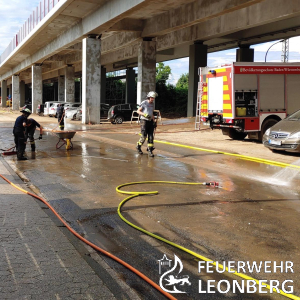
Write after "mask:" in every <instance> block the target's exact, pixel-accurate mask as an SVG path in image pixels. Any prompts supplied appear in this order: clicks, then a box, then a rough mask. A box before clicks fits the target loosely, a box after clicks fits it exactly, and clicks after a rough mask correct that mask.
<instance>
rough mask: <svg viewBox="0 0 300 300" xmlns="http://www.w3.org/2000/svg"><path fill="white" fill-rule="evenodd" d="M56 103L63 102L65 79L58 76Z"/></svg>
mask: <svg viewBox="0 0 300 300" xmlns="http://www.w3.org/2000/svg"><path fill="white" fill-rule="evenodd" d="M57 90H58V91H57V92H58V101H63V102H64V101H65V78H64V76H58V86H57Z"/></svg>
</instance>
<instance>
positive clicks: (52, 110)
mask: <svg viewBox="0 0 300 300" xmlns="http://www.w3.org/2000/svg"><path fill="white" fill-rule="evenodd" d="M58 104H61V105H62V106H65V105H66V104H72V103H71V102H54V103H53V104H52V105H51V106H50V109H49V116H50V117H52V116H54V117H55V118H57V112H56V109H57V105H58Z"/></svg>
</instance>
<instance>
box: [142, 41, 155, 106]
mask: <svg viewBox="0 0 300 300" xmlns="http://www.w3.org/2000/svg"><path fill="white" fill-rule="evenodd" d="M155 76H156V42H155V41H142V42H141V44H140V46H139V50H138V82H137V103H138V104H140V103H141V102H142V101H143V100H145V99H146V98H147V94H148V93H149V91H155V87H156V83H155Z"/></svg>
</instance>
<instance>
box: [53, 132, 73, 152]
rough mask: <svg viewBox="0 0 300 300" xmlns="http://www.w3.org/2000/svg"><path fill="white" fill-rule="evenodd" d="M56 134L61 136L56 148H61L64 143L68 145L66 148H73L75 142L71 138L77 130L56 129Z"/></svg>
mask: <svg viewBox="0 0 300 300" xmlns="http://www.w3.org/2000/svg"><path fill="white" fill-rule="evenodd" d="M54 133H55V135H56V136H57V137H58V138H59V140H58V142H57V144H56V149H60V148H61V147H62V146H63V145H66V149H67V150H70V149H73V143H72V141H71V139H72V138H73V137H74V135H75V133H76V131H55V132H54Z"/></svg>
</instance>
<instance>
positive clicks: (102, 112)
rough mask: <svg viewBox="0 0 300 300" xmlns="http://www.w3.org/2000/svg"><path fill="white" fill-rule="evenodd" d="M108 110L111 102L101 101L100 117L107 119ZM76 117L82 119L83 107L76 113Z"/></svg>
mask: <svg viewBox="0 0 300 300" xmlns="http://www.w3.org/2000/svg"><path fill="white" fill-rule="evenodd" d="M108 111H109V104H106V103H100V119H107V115H108ZM76 119H77V120H81V119H82V109H80V110H78V112H77V114H76Z"/></svg>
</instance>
